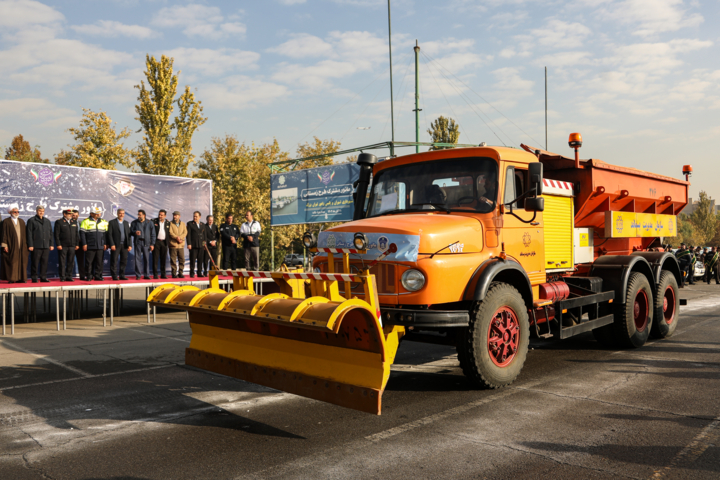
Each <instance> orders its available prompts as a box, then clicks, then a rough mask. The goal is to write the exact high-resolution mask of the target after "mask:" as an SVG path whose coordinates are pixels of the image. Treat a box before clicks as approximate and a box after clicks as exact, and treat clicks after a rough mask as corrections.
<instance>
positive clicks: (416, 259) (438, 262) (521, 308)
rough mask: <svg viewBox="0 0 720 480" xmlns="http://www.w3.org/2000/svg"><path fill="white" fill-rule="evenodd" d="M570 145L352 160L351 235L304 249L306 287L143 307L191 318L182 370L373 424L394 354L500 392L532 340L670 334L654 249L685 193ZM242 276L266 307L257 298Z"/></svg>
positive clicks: (662, 258)
mask: <svg viewBox="0 0 720 480" xmlns="http://www.w3.org/2000/svg"><path fill="white" fill-rule="evenodd" d="M569 143H570V146H571V147H573V148H575V158H574V159H573V158H568V157H564V156H561V155H558V154H554V153H551V152H547V151H543V150H538V149H534V148H532V147H528V146H525V145H523V150H519V149H514V148H505V147H490V146H479V147H474V148H453V149H444V150H436V151H429V152H426V153H419V154H413V155H406V156H401V157H395V158H389V159H386V160H384V161H382V162H378V161H377V159H376V157H375V156H373V155H371V154H367V153H362V154H360V155H359V156H358V160H357V162H358V164H360V166H361V173H360V179H359V181H358V183H357V186H356V193H355V212H354V220H353V221H352V222H348V223H345V224H342V225H340V226H337V227H333V228H331V229H328V230H326V231H323V232H321V233H320V234H319V235H318V238H317V239H316V238H315V236H314V235H313V234H311V233H307V234H305V237H304V240H303V241H304V243H305V244H306V246H307V247H309V248H316V249H317V251H318V252H319V253H320V254H319V255H317V256H316V257H315V259H314V261H313V272H312V273H304V272H299V271H285V272H246V271H234V272H231V271H220V270H218V271H214V272H212V274H211V288H210V289H208V290H204V291H200V290H198V289H197V288H195V287H179V286H174V285H167V286H164V287H160V288H159V289H157V290H156V291H155V292H153V293H152V294H151V296H150V298H149V299H148V301H149V302H150V303H151V304H153V305H159V306H160V305H161V306H166V307H167V306H170V307H172V308H180V309H183V310H187V311H188V312H189V314H190V315H189V317H190V324H191V327H192V329H193V337H192V340H191V345H190V348H188V350H187V352H186V362H187V363H188V364H190V365H194V366H196V367H199V368H204V369H207V370H211V371H215V372H219V373H224V374H227V375H230V376H233V377H236V378H242V379H245V380H248V381H251V382H255V383H259V384H262V385H267V386H270V387H273V388H277V389H279V390H284V391H288V392H291V393H296V394H299V395H304V396H307V397H310V398H315V399H318V400H322V401H327V402H331V403H335V404H338V405H342V406H346V407H350V408H355V409H358V410H362V411H366V412H371V413H376V414H379V413H380V411H381V396H382V393H383V390H384V388H385V385H386V383H387V381H388V378H389V374H390V366H391V365H392V362H393V360H394V357H395V353H396V351H397V348H398V346H399V345H400V343H401V342H402V341H403V340H415V341H425V342H430V343H442V344H449V345H455V346H456V348H457V353H458V358H459V361H460V365H461V367H462V369H463V371H464V373H465V374H466V375H467V376H468V377H469V378H470V379H471V380H472V381H473V382H474V383H476V384H477V385H478V386H479V387H484V388H499V387H503V386H506V385H508V384H510V383H512V382H513V381H514V380H515V378H517V376H518V375H519V373H520V371H521V369H522V366H523V364H524V362H525V360H526V357H527V351H528V343H529V340H530V338H531V337H539V338H550V337H555V338H560V339H564V338H568V337H572V336H575V335H578V334H582V333H585V332H590V331H591V332H592V333H593V335H594V336H595V338H596V339H597V340H598V341H599V342H600V343H602V344H603V345H608V346H617V347H630V348H633V347H641V346H642V345H643V344H644V343H645V342H646V341H647V340H648V338H649V337H655V338H664V337H668V336H670V335H672V334H673V332H674V331H675V329H676V327H677V324H678V320H679V306H680V298H679V295H678V284H679V283H680V282H681V271H680V268H679V265H678V262H677V261H676V259H675V257H674V256H673V255H672V253H671V252H667V251H664V249H663V248H662V245H661V241H662V238H663V237H674V236H676V235H677V230H676V229H677V215H678V213H679V212H680V211H681V210H682V209H683V207H684V206H685V205H686V203H687V193H688V192H687V190H688V186H689V183H688V182H687V181H686V180H678V179H674V178H670V177H666V176H661V175H656V174H652V173H648V172H644V171H641V170H637V169H634V168H629V167H620V166H615V165H610V164H607V163H605V162H602V161H599V160H595V159H590V160H584V161H580V160H579V159H578V154H577V152H578V150H577V148H578V147H579V146H580V145H581V144H582V139H581V137H580V135H579V134H572V135H571V136H570V142H569ZM222 275H232V276H233V280H234V291H233V292H232V293H228V292H225V291H223V290H222V289H219V288H218V285H217V278H219V277H220V276H222ZM258 277H272V278H274V279H275V283H276V285H277V292H276V293H270V294H266V295H257V294H256V293H255V292H254V289H253V287H252V280H253V278H258ZM213 282H215V283H213ZM266 293H267V290H266Z"/></svg>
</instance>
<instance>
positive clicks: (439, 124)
mask: <svg viewBox="0 0 720 480" xmlns="http://www.w3.org/2000/svg"><path fill="white" fill-rule="evenodd" d="M427 133H429V134H430V138H431V141H432V142H433V143H458V139H459V138H460V126H459V125H458V124H456V123H455V120H453V119H452V118H445V117H443V116H442V115H440V116H439V117H438V118H437V119H435V121H434V122H432V123H431V124H430V128H428V130H427ZM443 148H450V147H431V148H430V149H431V150H442V149H443Z"/></svg>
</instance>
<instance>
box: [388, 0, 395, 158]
mask: <svg viewBox="0 0 720 480" xmlns="http://www.w3.org/2000/svg"><path fill="white" fill-rule="evenodd" d="M388 50H389V53H390V129H391V131H392V141H393V142H395V112H394V108H393V78H392V23H391V22H390V0H388ZM392 154H393V152H392V148H391V152H390V155H392Z"/></svg>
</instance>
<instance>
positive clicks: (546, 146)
mask: <svg viewBox="0 0 720 480" xmlns="http://www.w3.org/2000/svg"><path fill="white" fill-rule="evenodd" d="M388 1H389V0H388ZM547 148H548V145H547V67H545V151H547Z"/></svg>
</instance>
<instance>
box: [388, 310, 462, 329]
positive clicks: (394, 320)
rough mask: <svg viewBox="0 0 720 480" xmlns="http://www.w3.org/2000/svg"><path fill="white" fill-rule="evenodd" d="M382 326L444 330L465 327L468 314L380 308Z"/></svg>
mask: <svg viewBox="0 0 720 480" xmlns="http://www.w3.org/2000/svg"><path fill="white" fill-rule="evenodd" d="M380 314H381V315H382V324H383V325H402V326H405V327H425V328H446V327H467V326H468V324H469V323H470V314H469V313H468V312H465V311H462V310H416V309H410V308H384V307H380Z"/></svg>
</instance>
